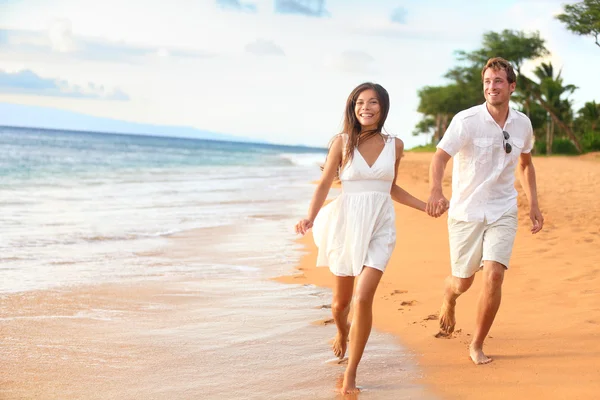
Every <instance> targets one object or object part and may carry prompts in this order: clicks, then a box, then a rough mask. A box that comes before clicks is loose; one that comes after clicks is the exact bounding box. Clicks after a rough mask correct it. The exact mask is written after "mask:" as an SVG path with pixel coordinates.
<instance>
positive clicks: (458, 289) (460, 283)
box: [452, 276, 475, 294]
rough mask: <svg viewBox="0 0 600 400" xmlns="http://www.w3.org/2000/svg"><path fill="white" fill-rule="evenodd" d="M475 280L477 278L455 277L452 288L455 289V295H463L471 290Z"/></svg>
mask: <svg viewBox="0 0 600 400" xmlns="http://www.w3.org/2000/svg"><path fill="white" fill-rule="evenodd" d="M474 280H475V276H472V277H470V278H458V277H456V276H453V277H452V288H453V289H454V293H456V294H463V293H464V292H466V291H467V290H469V288H470V287H471V285H472V284H473V281H474Z"/></svg>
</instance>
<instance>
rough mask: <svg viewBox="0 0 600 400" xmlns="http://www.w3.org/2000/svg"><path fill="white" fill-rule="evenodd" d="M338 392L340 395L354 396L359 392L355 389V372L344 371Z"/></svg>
mask: <svg viewBox="0 0 600 400" xmlns="http://www.w3.org/2000/svg"><path fill="white" fill-rule="evenodd" d="M340 392H341V393H342V394H356V393H358V392H360V389H359V388H357V387H356V372H350V371H348V370H346V372H345V373H344V382H343V383H342V388H341V389H340Z"/></svg>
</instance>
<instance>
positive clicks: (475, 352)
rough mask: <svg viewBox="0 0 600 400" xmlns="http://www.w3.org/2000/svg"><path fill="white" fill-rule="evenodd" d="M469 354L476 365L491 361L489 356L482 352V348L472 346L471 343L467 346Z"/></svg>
mask: <svg viewBox="0 0 600 400" xmlns="http://www.w3.org/2000/svg"><path fill="white" fill-rule="evenodd" d="M469 355H470V356H471V360H473V362H474V363H475V364H476V365H482V364H489V363H491V362H492V359H491V358H489V357H488V356H486V355H485V354H483V349H481V348H477V347H474V346H473V345H470V346H469Z"/></svg>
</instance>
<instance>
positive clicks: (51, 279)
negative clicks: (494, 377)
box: [0, 127, 431, 399]
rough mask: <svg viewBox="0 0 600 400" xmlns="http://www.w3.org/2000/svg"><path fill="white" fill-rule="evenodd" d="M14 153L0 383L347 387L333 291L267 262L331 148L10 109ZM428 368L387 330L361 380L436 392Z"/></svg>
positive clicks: (113, 389) (376, 388)
mask: <svg viewBox="0 0 600 400" xmlns="http://www.w3.org/2000/svg"><path fill="white" fill-rule="evenodd" d="M0 154H1V155H2V156H1V157H0V275H1V276H2V279H1V280H0V300H1V303H0V312H1V313H2V314H1V315H0V332H1V333H0V347H1V350H2V352H1V354H0V363H1V364H2V365H3V367H1V368H2V370H0V376H2V377H3V378H2V379H3V380H4V382H3V384H2V385H0V395H1V396H0V397H2V398H7V399H9V398H23V397H25V398H27V397H28V396H29V395H30V394H31V393H38V394H40V393H41V394H42V396H41V398H49V399H50V398H86V399H90V398H120V399H137V398H144V399H152V398H157V399H158V398H169V399H171V398H173V399H175V398H202V399H271V398H273V399H275V398H278V399H279V398H281V399H320V398H323V399H327V398H335V393H334V391H333V388H334V387H335V384H336V380H337V379H339V376H340V374H341V373H342V372H343V366H339V365H330V363H329V362H328V361H330V360H331V359H332V358H333V355H332V354H330V352H331V351H330V349H329V345H328V340H329V339H330V338H331V337H333V335H334V331H335V328H334V327H333V326H331V325H329V326H322V324H318V323H317V324H315V323H314V322H315V321H317V322H318V321H322V320H324V319H327V318H329V316H330V314H329V310H328V309H327V308H326V305H327V304H329V303H330V301H331V293H330V291H329V290H326V289H322V288H317V287H314V286H312V285H283V284H279V283H276V282H274V281H273V280H271V279H270V278H273V277H277V276H281V275H286V274H292V273H294V266H295V265H296V264H297V262H298V260H299V258H300V257H301V255H302V251H303V249H302V248H301V247H300V246H299V245H298V244H297V243H296V242H295V238H296V237H295V235H294V233H293V225H294V223H295V222H296V221H297V220H298V219H299V218H301V217H303V216H304V215H305V213H306V210H307V208H308V203H309V201H310V197H311V195H312V191H313V190H314V185H313V183H312V182H314V181H315V180H316V179H318V177H319V174H320V168H319V166H320V165H321V164H322V163H323V161H324V159H325V154H326V152H325V150H324V149H316V148H307V147H294V146H277V145H270V144H251V143H235V142H219V141H207V140H193V139H178V138H164V137H149V136H136V135H117V134H102V133H87V132H61V131H47V130H39V129H24V128H8V127H4V128H2V127H0ZM331 194H332V195H335V191H332V193H331ZM67 332H69V333H70V335H69V336H68V337H67V336H66V335H65V334H66V333H67ZM71 334H73V335H72V336H71ZM99 337H108V338H111V340H97V338H99ZM117 344H118V345H117ZM92 355H93V356H92ZM150 355H152V356H150ZM28 360H29V361H28ZM32 360H34V361H32ZM99 360H100V361H99ZM8 365H12V367H8ZM49 368H52V369H55V370H60V371H63V373H62V374H59V375H53V374H50V373H44V371H48V370H49ZM117 372H118V373H117ZM418 374H419V372H418V369H417V368H416V367H415V366H414V364H413V363H412V361H411V356H410V354H409V353H408V352H407V351H405V349H403V348H402V347H401V346H400V345H399V343H398V342H397V340H396V339H395V338H393V337H391V336H390V335H386V334H382V333H378V332H376V331H374V332H373V335H372V339H371V341H370V342H369V344H368V347H367V351H366V354H365V357H364V359H363V362H362V364H361V369H359V384H361V383H362V384H364V391H363V393H361V398H365V399H369V398H372V399H399V398H419V399H425V398H431V397H427V396H428V395H426V393H425V391H424V389H423V388H421V387H420V386H418V385H415V384H414V383H413V382H414V380H415V378H417V377H418ZM65 375H69V376H71V377H75V378H73V379H71V378H69V379H68V380H67V379H66V378H65ZM92 376H93V378H92ZM33 377H35V379H33ZM61 377H62V378H61ZM77 377H79V378H77ZM32 379H33V380H32ZM34 381H35V384H34V383H32V382H34ZM65 396H67V397H65Z"/></svg>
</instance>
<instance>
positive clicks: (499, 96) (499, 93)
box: [483, 68, 516, 107]
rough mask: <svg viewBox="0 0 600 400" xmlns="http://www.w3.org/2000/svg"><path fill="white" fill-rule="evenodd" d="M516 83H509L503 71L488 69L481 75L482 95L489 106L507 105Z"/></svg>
mask: <svg viewBox="0 0 600 400" xmlns="http://www.w3.org/2000/svg"><path fill="white" fill-rule="evenodd" d="M515 87H516V83H515V82H513V83H509V82H508V77H507V74H506V71H505V70H504V69H493V68H488V69H486V70H485V72H484V74H483V95H484V96H485V100H486V102H487V103H488V104H489V105H491V106H495V107H497V106H500V105H504V104H508V102H509V100H510V94H511V93H512V92H514V90H515Z"/></svg>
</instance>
